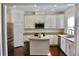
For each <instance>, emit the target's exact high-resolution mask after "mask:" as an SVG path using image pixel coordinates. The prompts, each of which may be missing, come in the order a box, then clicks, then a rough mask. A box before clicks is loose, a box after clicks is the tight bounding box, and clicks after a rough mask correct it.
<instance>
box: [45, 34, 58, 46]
mask: <svg viewBox="0 0 79 59" xmlns="http://www.w3.org/2000/svg"><path fill="white" fill-rule="evenodd" d="M45 37H46V38H48V39H49V44H50V45H58V37H57V36H56V35H45Z"/></svg>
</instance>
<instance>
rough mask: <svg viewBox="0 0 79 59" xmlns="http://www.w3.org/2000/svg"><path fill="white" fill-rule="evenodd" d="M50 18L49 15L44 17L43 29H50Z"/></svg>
mask: <svg viewBox="0 0 79 59" xmlns="http://www.w3.org/2000/svg"><path fill="white" fill-rule="evenodd" d="M50 25H51V24H50V16H49V15H46V16H45V28H51V27H50Z"/></svg>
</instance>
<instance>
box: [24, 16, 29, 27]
mask: <svg viewBox="0 0 79 59" xmlns="http://www.w3.org/2000/svg"><path fill="white" fill-rule="evenodd" d="M29 23H30V20H29V16H25V18H24V27H25V28H29Z"/></svg>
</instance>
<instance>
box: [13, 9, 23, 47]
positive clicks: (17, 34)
mask: <svg viewBox="0 0 79 59" xmlns="http://www.w3.org/2000/svg"><path fill="white" fill-rule="evenodd" d="M12 19H13V24H14V25H13V33H14V47H18V46H23V45H24V42H23V30H24V12H22V11H20V10H17V9H13V10H12Z"/></svg>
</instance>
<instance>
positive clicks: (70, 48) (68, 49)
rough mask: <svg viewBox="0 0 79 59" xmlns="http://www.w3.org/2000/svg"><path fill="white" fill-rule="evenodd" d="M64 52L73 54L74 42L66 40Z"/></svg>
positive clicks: (69, 54)
mask: <svg viewBox="0 0 79 59" xmlns="http://www.w3.org/2000/svg"><path fill="white" fill-rule="evenodd" d="M66 54H67V55H68V56H75V44H74V43H73V42H71V41H69V40H66Z"/></svg>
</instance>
